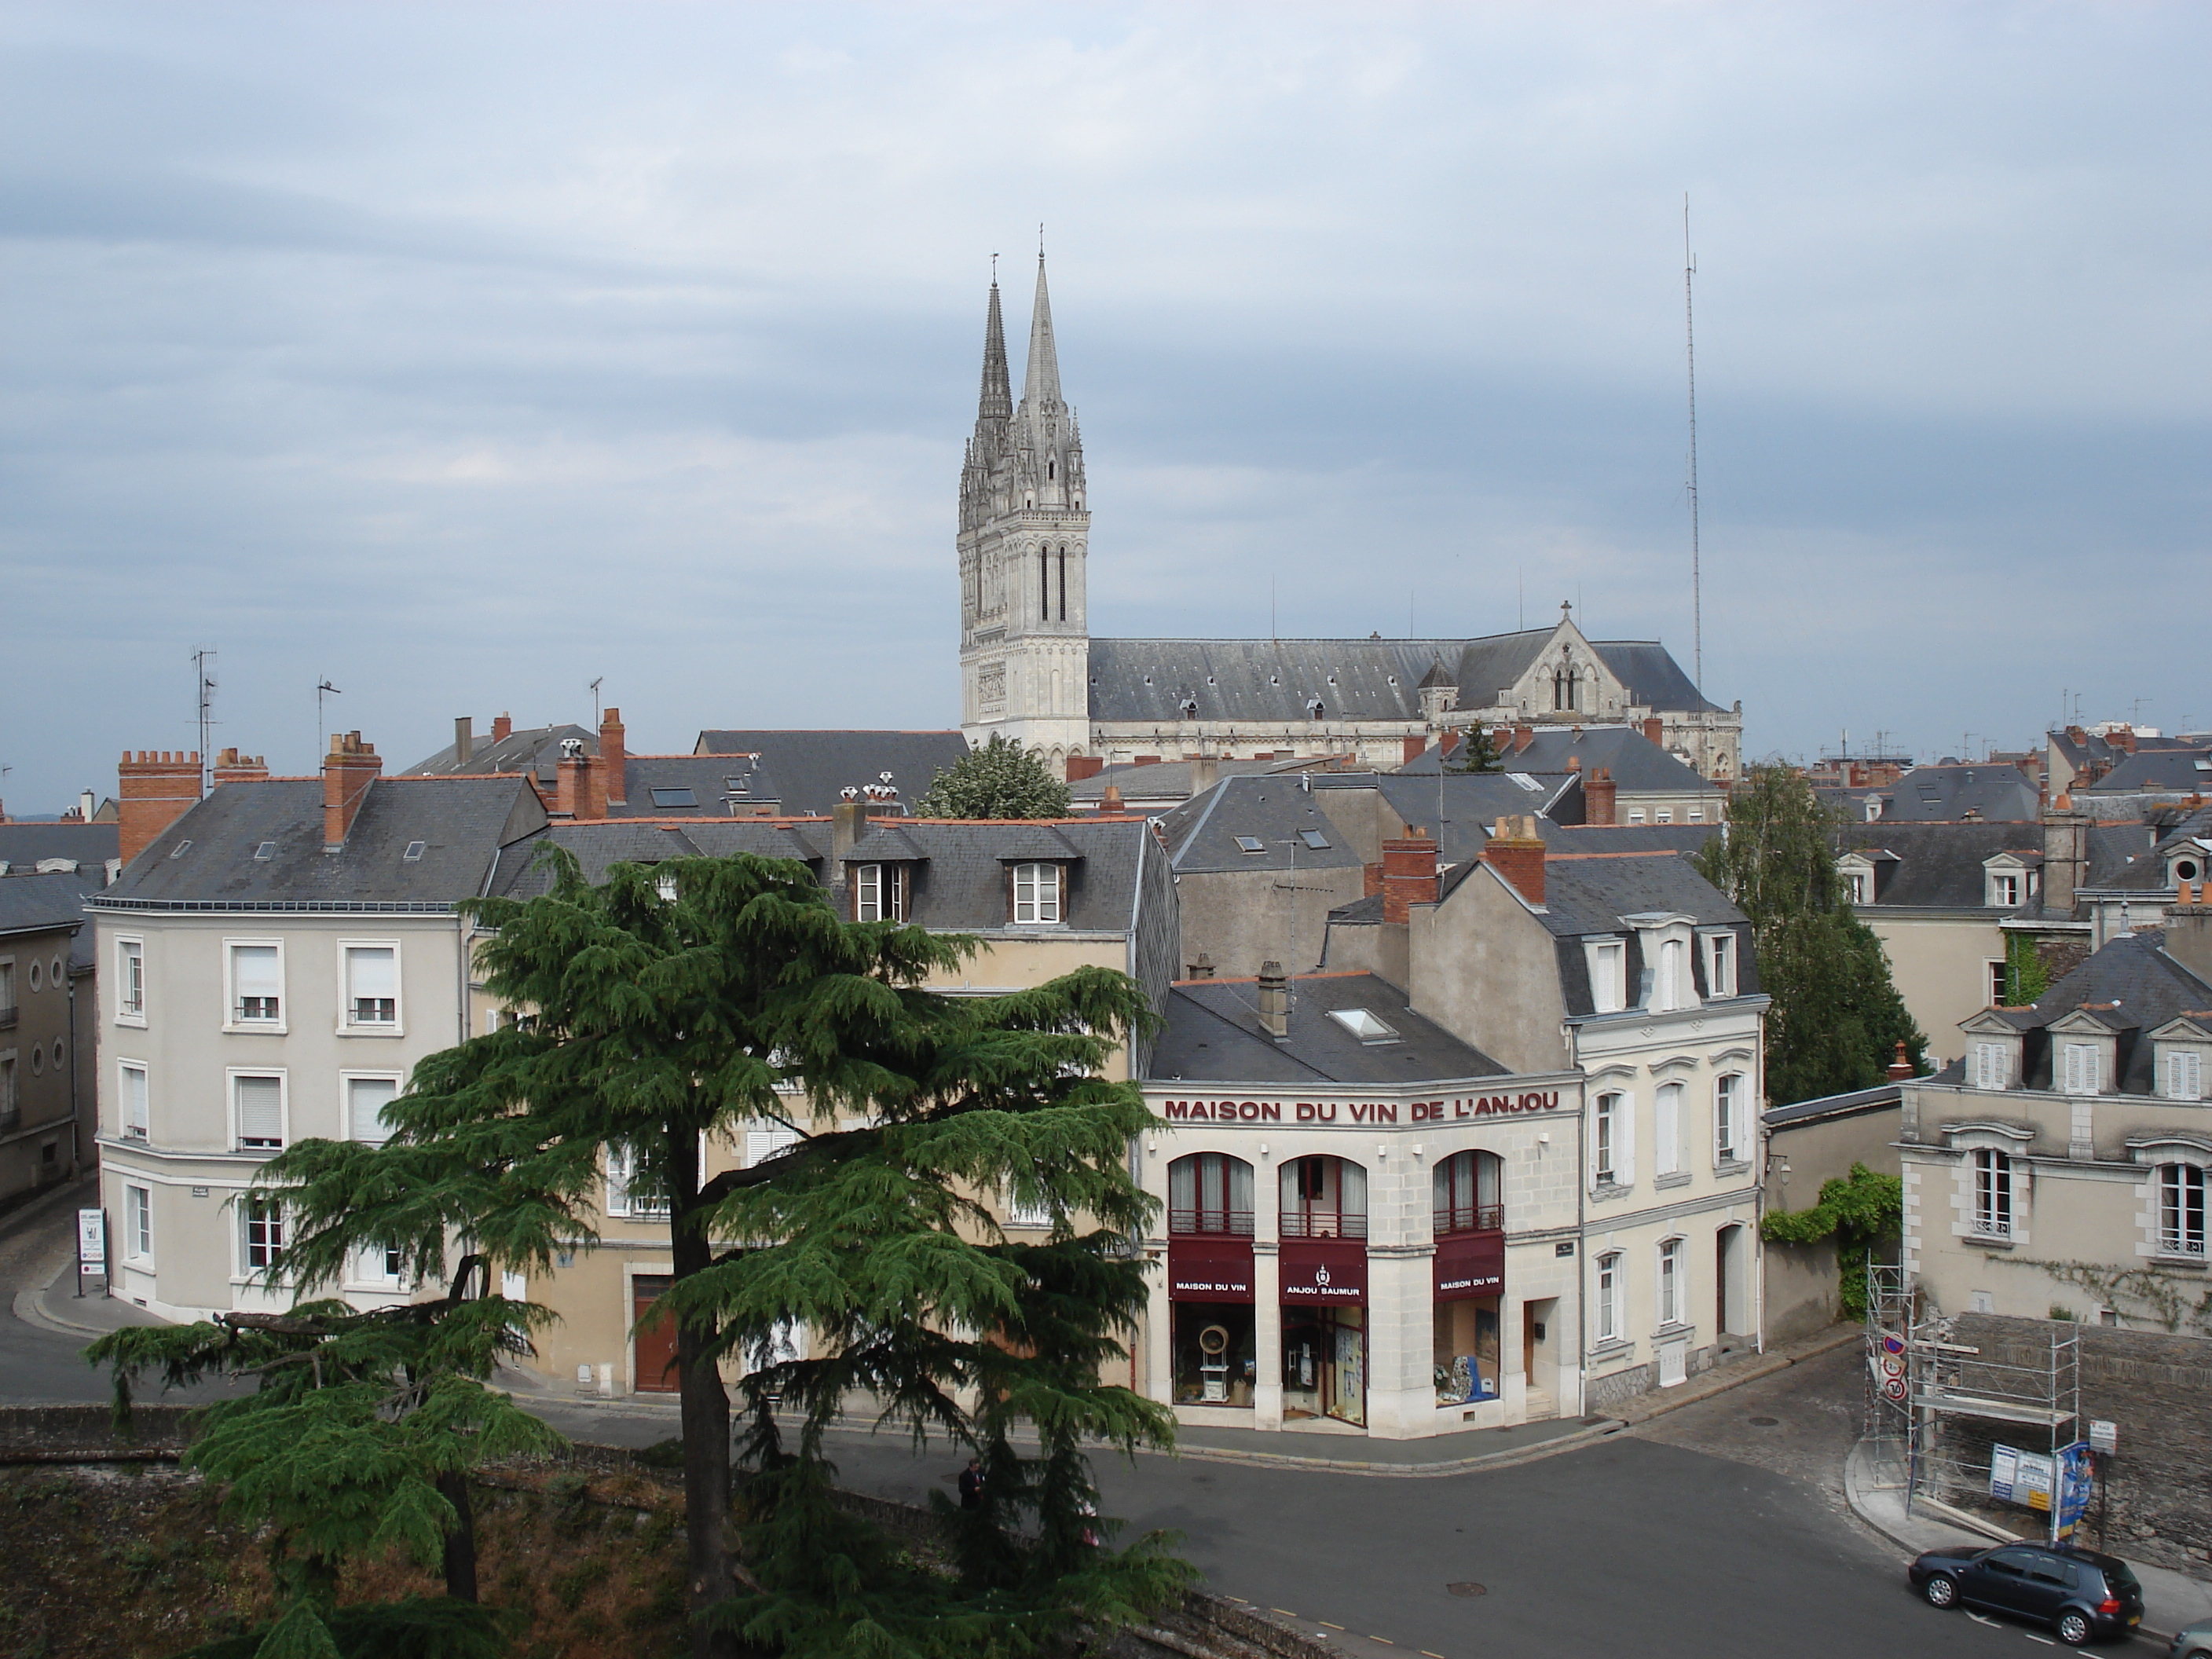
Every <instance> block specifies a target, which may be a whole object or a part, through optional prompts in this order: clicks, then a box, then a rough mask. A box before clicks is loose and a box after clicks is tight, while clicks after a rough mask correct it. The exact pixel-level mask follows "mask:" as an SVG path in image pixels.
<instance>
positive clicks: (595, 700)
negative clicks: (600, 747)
mask: <svg viewBox="0 0 2212 1659" xmlns="http://www.w3.org/2000/svg"><path fill="white" fill-rule="evenodd" d="M606 678H607V677H606V676H605V674H602V675H600V676H599V678H598V679H595V680H593V681H592V731H594V732H596V731H598V730H599V687H600V686H601V685H603V684H605V683H606Z"/></svg>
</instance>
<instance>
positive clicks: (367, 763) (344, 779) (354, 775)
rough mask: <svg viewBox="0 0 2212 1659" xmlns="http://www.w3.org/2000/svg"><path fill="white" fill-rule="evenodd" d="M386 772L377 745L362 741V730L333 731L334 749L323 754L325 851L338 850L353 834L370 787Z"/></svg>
mask: <svg viewBox="0 0 2212 1659" xmlns="http://www.w3.org/2000/svg"><path fill="white" fill-rule="evenodd" d="M383 771H384V762H383V761H382V760H381V759H380V758H379V757H378V755H377V752H376V750H375V748H374V746H373V745H371V744H366V743H363V742H362V740H361V733H360V732H332V733H331V752H330V753H329V754H327V755H325V757H323V850H324V851H325V853H335V852H337V850H338V849H339V848H342V847H343V846H344V845H345V842H346V837H347V836H349V835H350V834H352V833H353V825H354V820H355V819H356V818H357V817H360V816H361V809H362V803H363V802H364V801H366V800H367V799H368V787H369V786H370V785H371V784H373V783H374V782H375V781H376V780H377V778H378V777H379V776H380V775H382V773H383Z"/></svg>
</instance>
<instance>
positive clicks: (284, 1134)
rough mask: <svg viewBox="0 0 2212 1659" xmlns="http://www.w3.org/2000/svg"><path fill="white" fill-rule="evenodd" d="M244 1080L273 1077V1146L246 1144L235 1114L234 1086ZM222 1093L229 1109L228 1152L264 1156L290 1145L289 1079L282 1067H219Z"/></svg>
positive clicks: (289, 1076) (290, 1104)
mask: <svg viewBox="0 0 2212 1659" xmlns="http://www.w3.org/2000/svg"><path fill="white" fill-rule="evenodd" d="M246 1078H273V1079H276V1127H277V1140H276V1145H275V1146H247V1145H246V1133H245V1128H246V1126H245V1124H244V1122H243V1121H241V1119H240V1112H239V1096H238V1085H239V1084H240V1081H242V1080H243V1079H246ZM222 1087H223V1093H224V1095H225V1096H226V1097H228V1098H227V1100H226V1101H225V1104H226V1105H227V1106H228V1109H229V1117H230V1150H231V1151H232V1152H245V1153H249V1154H250V1153H255V1152H260V1153H266V1154H270V1155H273V1154H275V1153H277V1152H283V1150H284V1149H285V1148H286V1147H287V1146H290V1145H291V1144H292V1142H293V1139H294V1137H293V1134H292V1079H291V1073H290V1072H289V1070H288V1069H287V1068H286V1067H284V1066H225V1067H224V1068H223V1084H222Z"/></svg>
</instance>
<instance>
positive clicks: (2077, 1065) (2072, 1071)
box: [2066, 1042, 2102, 1095]
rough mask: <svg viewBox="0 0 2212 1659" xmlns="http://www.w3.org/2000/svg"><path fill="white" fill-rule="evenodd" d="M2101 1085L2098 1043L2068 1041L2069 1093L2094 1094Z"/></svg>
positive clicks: (2067, 1081)
mask: <svg viewBox="0 0 2212 1659" xmlns="http://www.w3.org/2000/svg"><path fill="white" fill-rule="evenodd" d="M2101 1086H2102V1085H2101V1083H2100V1075H2099V1067H2098V1065H2097V1048H2096V1045H2095V1044H2094V1043H2090V1042H2069V1043H2068V1044H2067V1045H2066V1092H2067V1093H2068V1094H2069V1095H2093V1094H2095V1093H2096V1092H2097V1091H2098V1090H2099V1089H2100V1087H2101Z"/></svg>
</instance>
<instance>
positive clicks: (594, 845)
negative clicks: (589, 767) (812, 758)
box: [495, 818, 829, 899]
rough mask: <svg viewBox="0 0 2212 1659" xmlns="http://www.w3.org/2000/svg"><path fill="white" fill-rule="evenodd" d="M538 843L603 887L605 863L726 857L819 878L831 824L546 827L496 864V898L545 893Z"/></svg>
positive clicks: (549, 881)
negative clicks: (750, 857)
mask: <svg viewBox="0 0 2212 1659" xmlns="http://www.w3.org/2000/svg"><path fill="white" fill-rule="evenodd" d="M541 842H553V843H554V844H556V845H557V846H560V847H565V848H568V851H569V852H571V853H573V854H575V856H576V862H577V863H578V864H579V865H580V866H582V868H583V872H584V878H585V879H586V881H589V882H592V883H599V882H602V881H605V879H606V878H607V866H609V865H611V864H662V863H665V862H666V861H667V860H670V859H695V858H726V857H728V856H729V855H730V854H732V853H753V854H758V855H759V856H760V857H762V858H771V859H797V860H800V861H801V862H803V863H805V864H809V865H811V866H813V867H814V871H815V874H816V876H817V878H818V877H819V876H820V874H821V872H822V864H823V852H822V849H823V848H826V847H827V846H829V820H828V819H826V818H802V819H799V820H797V821H796V822H791V821H778V820H775V819H751V818H736V819H731V818H708V819H707V820H705V821H704V822H701V823H686V822H682V821H677V822H670V821H667V820H665V819H664V820H659V821H656V822H645V821H632V820H630V819H627V818H612V819H605V820H599V821H594V822H590V823H551V824H549V825H547V826H546V828H545V829H544V830H543V831H542V832H541V833H539V834H538V835H536V836H532V837H531V839H530V840H529V841H528V842H526V843H524V844H522V845H520V846H518V847H515V848H510V849H509V851H508V853H507V855H506V856H505V857H503V858H502V859H501V860H500V872H499V883H498V885H497V887H496V888H495V891H496V892H498V893H499V894H500V895H501V896H504V897H507V898H518V899H526V898H536V897H537V896H538V895H540V894H541V893H545V892H548V891H550V890H551V889H552V885H553V878H552V874H551V872H550V871H549V870H548V869H547V868H546V866H544V865H543V864H541V863H539V862H538V845H539V843H541Z"/></svg>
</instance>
